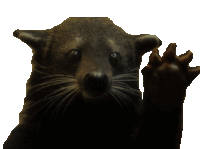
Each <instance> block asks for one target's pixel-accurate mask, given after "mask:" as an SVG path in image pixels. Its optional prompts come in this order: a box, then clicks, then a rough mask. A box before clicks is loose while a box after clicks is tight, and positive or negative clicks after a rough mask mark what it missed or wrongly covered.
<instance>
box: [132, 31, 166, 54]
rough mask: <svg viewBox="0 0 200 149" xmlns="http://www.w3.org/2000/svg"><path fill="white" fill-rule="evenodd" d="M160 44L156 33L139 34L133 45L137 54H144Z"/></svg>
mask: <svg viewBox="0 0 200 149" xmlns="http://www.w3.org/2000/svg"><path fill="white" fill-rule="evenodd" d="M161 45H162V41H161V40H160V39H159V38H158V37H157V36H156V35H149V34H141V35H140V36H138V37H137V38H136V39H135V41H134V47H135V49H136V50H137V54H138V55H139V56H142V55H144V54H145V53H146V52H149V51H151V50H153V49H155V48H158V47H160V46H161Z"/></svg>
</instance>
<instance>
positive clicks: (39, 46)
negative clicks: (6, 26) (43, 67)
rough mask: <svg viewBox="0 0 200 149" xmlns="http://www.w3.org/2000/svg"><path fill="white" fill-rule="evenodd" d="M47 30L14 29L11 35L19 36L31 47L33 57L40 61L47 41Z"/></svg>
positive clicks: (44, 52)
mask: <svg viewBox="0 0 200 149" xmlns="http://www.w3.org/2000/svg"><path fill="white" fill-rule="evenodd" d="M48 35H49V32H48V30H19V29H18V30H15V31H14V32H13V36H14V37H16V38H19V39H20V40H21V41H23V42H24V43H26V44H27V45H28V46H29V47H30V48H31V49H33V59H34V60H36V61H37V62H42V61H43V59H44V56H45V54H46V51H45V47H46V44H47V41H48Z"/></svg>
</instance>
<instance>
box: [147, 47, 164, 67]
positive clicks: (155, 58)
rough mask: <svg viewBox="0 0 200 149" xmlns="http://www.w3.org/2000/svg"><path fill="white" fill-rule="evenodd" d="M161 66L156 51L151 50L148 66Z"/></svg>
mask: <svg viewBox="0 0 200 149" xmlns="http://www.w3.org/2000/svg"><path fill="white" fill-rule="evenodd" d="M160 64H161V57H160V55H159V51H158V49H153V51H152V53H151V55H150V57H149V65H152V66H159V65H160Z"/></svg>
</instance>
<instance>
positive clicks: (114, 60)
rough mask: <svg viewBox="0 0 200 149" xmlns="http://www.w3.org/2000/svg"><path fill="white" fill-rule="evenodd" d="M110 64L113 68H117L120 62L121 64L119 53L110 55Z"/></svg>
mask: <svg viewBox="0 0 200 149" xmlns="http://www.w3.org/2000/svg"><path fill="white" fill-rule="evenodd" d="M109 59H110V62H111V63H112V64H113V65H115V66H117V65H119V64H120V62H121V59H122V58H121V56H120V54H119V53H117V52H114V53H111V54H110V58H109Z"/></svg>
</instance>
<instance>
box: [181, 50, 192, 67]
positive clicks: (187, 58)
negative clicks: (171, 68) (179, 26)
mask: <svg viewBox="0 0 200 149" xmlns="http://www.w3.org/2000/svg"><path fill="white" fill-rule="evenodd" d="M178 58H179V61H180V62H181V63H182V64H189V63H190V62H191V61H192V59H193V53H192V52H191V51H190V50H188V51H187V52H186V53H185V54H183V55H180V56H179V57H178Z"/></svg>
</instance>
